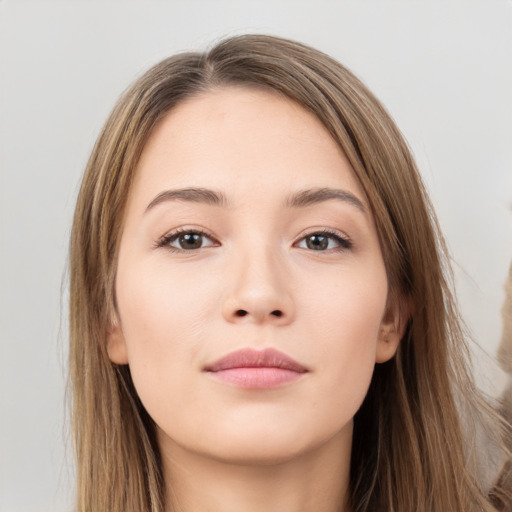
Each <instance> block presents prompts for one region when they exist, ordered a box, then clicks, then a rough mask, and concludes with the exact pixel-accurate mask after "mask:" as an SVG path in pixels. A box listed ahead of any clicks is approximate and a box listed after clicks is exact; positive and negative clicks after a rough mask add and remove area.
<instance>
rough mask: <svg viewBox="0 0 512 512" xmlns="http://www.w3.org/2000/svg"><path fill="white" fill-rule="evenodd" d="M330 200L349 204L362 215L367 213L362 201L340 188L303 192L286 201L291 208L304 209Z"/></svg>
mask: <svg viewBox="0 0 512 512" xmlns="http://www.w3.org/2000/svg"><path fill="white" fill-rule="evenodd" d="M330 199H336V200H338V201H343V202H345V203H349V204H351V205H353V206H355V207H356V208H357V209H358V210H360V211H361V212H362V213H366V208H365V207H364V205H363V203H362V202H361V200H360V199H358V198H357V197H356V196H355V195H354V194H352V193H351V192H348V191H347V190H342V189H338V188H327V187H324V188H315V189H310V190H303V191H301V192H297V193H296V194H293V195H292V196H290V197H289V198H288V200H287V201H286V205H287V206H288V207H289V208H304V207H306V206H312V205H314V204H318V203H322V202H324V201H329V200H330Z"/></svg>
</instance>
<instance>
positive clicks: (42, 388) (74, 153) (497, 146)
mask: <svg viewBox="0 0 512 512" xmlns="http://www.w3.org/2000/svg"><path fill="white" fill-rule="evenodd" d="M247 31H250V32H264V33H270V34H275V35H281V36H285V37H290V38H294V39H298V40H301V41H303V42H306V43H309V44H311V45H313V46H316V47H318V48H319V49H321V50H324V51H326V52H327V53H330V54H332V55H333V56H335V57H336V58H338V59H339V60H341V61H342V62H343V63H344V64H346V65H347V66H348V67H349V68H351V69H352V70H353V71H354V72H355V73H356V74H357V75H359V76H360V77H361V78H362V79H363V80H364V81H365V82H366V83H367V84H368V85H369V86H370V88H371V89H372V90H373V91H374V92H375V93H376V94H377V96H378V97H380V98H381V100H382V101H383V102H384V104H385V105H386V106H387V107H388V109H389V110H390V112H391V114H392V115H393V116H394V118H395V119H396V120H397V122H398V125H399V126H400V127H401V129H402V130H403V132H404V133H405V135H406V137H407V139H408V140H409V142H410V144H411V147H412V149H413V151H414V153H415V155H416V157H417V160H418V162H419V165H420V167H421V170H422V173H423V175H424V178H425V180H426V182H427V185H428V188H429V190H430V192H431V194H432V197H433V200H434V204H435V206H436V208H437V211H438V214H439V217H440V221H441V225H442V227H443V229H444V231H445V234H446V236H447V239H448V243H449V246H450V248H451V251H452V254H453V258H454V261H455V262H456V268H455V270H456V277H457V289H458V294H459V298H460V304H461V308H462V310H463V314H464V317H465V319H466V321H467V324H468V326H469V328H470V330H471V331H472V333H473V335H474V338H475V339H476V341H477V342H478V344H479V345H481V346H482V347H483V348H484V349H485V351H486V352H487V353H489V354H491V355H493V354H494V353H495V350H496V347H497V344H498V341H499V337H500V329H501V325H500V316H499V309H500V305H501V302H502V300H503V290H502V283H503V281H504V279H505V276H506V273H507V267H508V262H509V261H510V258H511V256H512V226H511V219H512V213H511V211H510V208H511V204H512V169H511V164H512V133H511V132H512V130H511V126H512V64H511V63H512V3H511V2H509V1H500V0H481V1H471V0H464V1H460V2H454V1H442V0H423V1H419V0H405V1H392V0H376V1H371V0H358V1H344V0H306V1H301V0H289V1H286V0H271V1H270V0H259V1H234V0H233V1H226V0H224V1H221V0H210V1H197V0H195V1H190V0H189V1H186V0H169V1H157V0H146V1H142V0H139V1H129V0H125V1H92V0H82V1H80V0H66V1H45V0H39V1H31V2H29V1H23V0H11V1H10V0H0V59H1V60H0V130H1V131H0V135H1V148H0V158H1V160H0V165H1V167H0V207H1V211H0V228H1V231H0V236H1V238H0V244H1V245H0V249H1V253H0V263H1V271H0V293H1V304H0V306H1V307H0V326H1V331H0V333H1V337H0V429H1V430H0V511H1V512H29V511H30V512H32V511H34V512H35V511H37V512H41V511H52V512H53V511H56V512H60V511H67V510H71V508H72V489H73V483H72V482H73V475H72V465H70V464H69V463H66V458H67V459H70V458H71V456H70V455H71V453H70V449H69V448H67V449H66V438H67V437H68V436H69V434H68V432H67V429H68V427H67V424H66V421H65V417H66V412H65V394H64V393H65V375H66V354H67V333H66V320H65V317H66V312H67V303H66V282H65V277H64V273H65V266H66V251H67V243H68V236H69V227H70V220H71V215H72V210H73V203H74V199H75V194H76V191H77V187H78V183H79V179H80V174H81V172H82V170H83V168H84V166H85V163H86V159H87V156H88V153H89V152H90V150H91V148H92V145H93V142H94V140H95V137H96V135H97V133H98V132H99V130H100V128H101V126H102V123H103V121H104V119H105V117H106V116H107V114H108V111H109V110H110V108H111V107H112V105H113V103H114V101H115V100H116V98H117V97H118V96H119V94H120V93H121V91H122V90H123V89H124V88H125V87H126V86H127V85H128V84H129V83H130V82H131V81H132V80H133V79H134V77H135V76H137V75H138V74H140V73H141V72H142V71H143V70H145V69H147V68H148V67H149V66H150V65H152V64H154V63H155V62H157V61H158V60H160V59H162V58H163V57H166V56H168V55H169V54H172V53H174V52H176V51H180V50H187V49H203V48H204V47H205V46H206V45H207V44H209V43H211V42H212V41H214V40H216V39H218V38H220V37H222V36H226V35H232V34H235V33H240V32H247ZM63 280H64V281H63ZM61 282H64V285H63V292H61ZM475 350H476V352H475V353H476V362H477V368H476V371H477V378H478V381H479V382H480V383H481V385H482V386H483V387H485V389H486V390H488V391H491V392H494V393H495V392H498V391H499V389H500V386H502V384H503V378H504V376H503V374H502V373H501V372H500V370H498V369H497V367H495V366H493V365H492V363H491V362H490V360H489V358H488V357H487V356H486V355H485V353H484V352H483V351H481V350H479V349H475Z"/></svg>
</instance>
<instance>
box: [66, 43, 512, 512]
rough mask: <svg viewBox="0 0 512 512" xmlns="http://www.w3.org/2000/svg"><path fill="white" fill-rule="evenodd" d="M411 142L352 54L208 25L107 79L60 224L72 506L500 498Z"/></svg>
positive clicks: (453, 502)
mask: <svg viewBox="0 0 512 512" xmlns="http://www.w3.org/2000/svg"><path fill="white" fill-rule="evenodd" d="M444 253H445V249H444V244H443V241H442V238H441V236H440V234H439V231H438V226H437V223H436V220H435V217H434V214H433V212H432V209H431V207H430V203H429V201H428V198H427V196H426V193H425V191H424V188H423V185H422V183H421V180H420V177H419V175H418V173H417V171H416V168H415V164H414V162H413V159H412V157H411V155H410V152H409V150H408V148H407V146H406V144H405V142H404V140H403V138H402V136H401V135H400V133H399V131H398V129H397V128H396V126H395V125H394V123H393V121H392V120H391V119H390V117H389V116H388V114H387V113H386V112H385V110H384V109H383V107H382V106H381V105H380V103H379V102H378V101H377V100H376V99H375V97H374V96H373V95H372V94H371V93H370V92H369V91H368V90H367V89H366V87H365V86H364V85H363V84H362V83H361V82H360V81H358V80H357V79H356V78H355V77H354V76H353V75H352V74H351V73H350V72H349V71H347V70H346V69H345V68H343V67H342V66H341V65H340V64H339V63H337V62H335V61H334V60H332V59H331V58H329V57H327V56H326V55H324V54H322V53H320V52H318V51H316V50H313V49H311V48H308V47H306V46H303V45H301V44H298V43H295V42H291V41H287V40H283V39H279V38H273V37H268V36H256V35H247V36H241V37H235V38H231V39H227V40H225V41H223V42H221V43H220V44H218V45H217V46H215V47H214V48H213V49H212V50H210V51H209V52H207V53H205V54H195V53H188V54H183V55H177V56H175V57H171V58H169V59H167V60H165V61H163V62H162V63H160V64H158V65H157V66H155V67H154V68H152V69H151V70H149V71H148V72H147V73H146V74H145V75H144V76H142V77H141V78H140V79H139V80H138V81H137V82H136V83H135V84H134V85H133V86H132V87H131V88H130V89H129V90H128V91H127V92H126V93H125V94H124V96H123V97H122V98H121V99H120V101H119V103H118V104H117V106H116V107H115V109H114V111H113V112H112V114H111V116H110V118H109V119H108V121H107V123H106V125H105V127H104V129H103V131H102V133H101V135H100V137H99V139H98V142H97V144H96V146H95V148H94V150H93V153H92V155H91V158H90V161H89V164H88V167H87V169H86V173H85V176H84V179H83V183H82V187H81V190H80V194H79V198H78V203H77V207H76V212H75V219H74V226H73V233H72V241H71V299H70V300H71V354H70V358H71V378H72V383H73V389H74V395H73V396H74V401H73V412H74V428H75V441H76V454H77V461H78V475H77V476H78V510H80V511H86V510H87V511H89V510H98V511H100V510H101V511H103V510H105V511H106V510H109V511H114V510H117V511H126V510H137V511H152V512H156V511H171V510H173V511H174V510H180V511H181V510H182V511H185V512H186V511H188V510H211V511H216V510H223V511H225V510H238V511H239V510H244V511H251V510H267V511H268V510H279V511H281V512H282V511H288V510H289V511H297V510H304V511H308V510H315V511H342V510H343V511H351V512H360V511H377V510H382V511H393V510H394V511H410V510H418V511H425V512H427V511H428V512H431V511H438V510H439V511H441V510H443V511H444V510H450V511H460V512H462V511H464V512H468V511H472V510H475V511H476V510H489V511H491V510H496V508H495V506H500V507H502V508H503V507H504V506H505V500H506V493H505V491H504V490H502V489H498V488H495V489H494V490H493V491H492V492H489V490H488V489H487V486H486V475H485V471H482V462H481V460H480V459H479V457H478V454H477V453H475V450H474V449H473V448H474V445H473V444H472V443H471V439H472V438H473V436H474V435H475V434H476V431H477V430H478V429H480V428H481V426H482V423H483V425H484V426H485V428H486V430H487V431H488V432H489V435H490V437H491V438H492V439H494V442H495V443H498V444H500V443H501V440H502V436H504V435H506V432H507V431H506V425H505V422H503V421H502V420H500V418H499V417H498V416H497V415H496V414H495V413H494V412H493V410H492V409H491V408H490V407H488V406H487V405H486V404H485V402H484V400H483V399H482V398H480V396H479V394H478V392H477V390H476V389H475V388H474V385H473V383H472V379H471V377H470V375H469V373H468V369H467V362H466V356H467V352H466V350H467V349H466V345H465V342H464V337H463V334H462V332H461V328H460V325H459V320H458V315H457V312H456V309H455V307H454V301H453V298H452V296H451V294H450V291H449V286H448V284H449V283H448V282H447V278H446V275H445V272H446V269H447V266H446V259H445V255H444Z"/></svg>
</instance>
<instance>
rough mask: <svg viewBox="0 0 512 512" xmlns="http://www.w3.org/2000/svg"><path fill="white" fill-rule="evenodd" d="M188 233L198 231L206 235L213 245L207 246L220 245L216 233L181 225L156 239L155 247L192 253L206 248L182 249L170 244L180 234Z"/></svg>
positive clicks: (199, 233)
mask: <svg viewBox="0 0 512 512" xmlns="http://www.w3.org/2000/svg"><path fill="white" fill-rule="evenodd" d="M187 233H196V234H198V235H201V236H204V237H205V238H208V239H209V240H210V241H211V242H212V245H208V246H206V247H218V246H219V245H220V242H219V241H218V239H217V238H216V237H215V235H214V234H213V233H212V232H211V231H209V230H207V229H205V228H199V227H195V226H180V227H178V228H175V229H171V230H170V231H168V232H167V233H166V234H165V235H163V236H161V237H160V238H159V239H158V240H156V242H155V243H154V247H155V249H158V248H164V249H167V250H169V251H171V252H181V253H192V252H195V251H198V250H199V249H205V248H206V247H200V248H198V249H181V248H179V247H173V246H171V245H170V243H171V242H173V241H174V240H176V239H177V238H178V237H179V236H180V235H184V234H187Z"/></svg>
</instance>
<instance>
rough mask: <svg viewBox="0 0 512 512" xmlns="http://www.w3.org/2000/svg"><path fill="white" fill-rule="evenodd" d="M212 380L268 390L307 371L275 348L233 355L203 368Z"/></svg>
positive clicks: (245, 351) (250, 350)
mask: <svg viewBox="0 0 512 512" xmlns="http://www.w3.org/2000/svg"><path fill="white" fill-rule="evenodd" d="M204 371H205V372H208V373H209V374H210V375H211V376H212V377H213V378H215V379H217V380H221V381H223V382H226V383H229V384H231V385H234V386H237V387H242V388H247V389H268V388H273V387H277V386H281V385H283V384H286V383H289V382H292V381H295V380H297V379H299V378H300V377H302V376H303V375H304V374H305V373H307V372H308V369H307V368H306V367H305V366H303V365H301V364H300V363H298V362H297V361H295V360H294V359H292V358H291V357H290V356H288V355H286V354H284V353H282V352H280V351H278V350H276V349H272V348H268V349H265V350H262V351H260V350H254V349H242V350H237V351H235V352H231V353H230V354H228V355H226V356H225V357H223V358H221V359H219V360H218V361H216V362H214V363H213V364H211V365H208V366H206V367H205V368H204Z"/></svg>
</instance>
